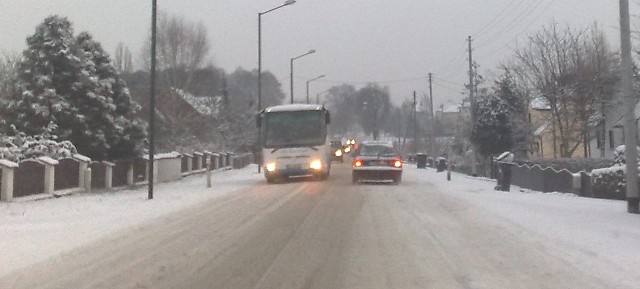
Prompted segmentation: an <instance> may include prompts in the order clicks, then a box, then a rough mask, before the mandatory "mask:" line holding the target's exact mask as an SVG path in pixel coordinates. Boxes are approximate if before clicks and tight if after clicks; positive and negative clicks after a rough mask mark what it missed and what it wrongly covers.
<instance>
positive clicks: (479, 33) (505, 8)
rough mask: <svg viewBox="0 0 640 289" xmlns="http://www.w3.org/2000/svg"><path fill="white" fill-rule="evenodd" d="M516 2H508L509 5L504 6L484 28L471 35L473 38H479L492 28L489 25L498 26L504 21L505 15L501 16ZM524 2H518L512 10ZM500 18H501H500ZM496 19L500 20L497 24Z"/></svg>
mask: <svg viewBox="0 0 640 289" xmlns="http://www.w3.org/2000/svg"><path fill="white" fill-rule="evenodd" d="M516 1H517V0H511V2H509V4H507V6H505V7H504V8H503V9H502V10H501V11H500V12H499V13H498V14H496V16H495V17H493V19H491V20H490V21H489V22H487V23H486V24H485V25H484V26H482V28H480V29H478V30H477V31H476V32H475V33H473V34H471V35H473V36H474V37H478V36H480V35H481V34H482V33H484V32H485V31H487V29H488V28H490V27H492V26H491V25H493V24H494V23H495V24H498V23H500V22H502V20H503V19H506V15H505V16H503V14H504V13H505V12H507V10H508V9H509V8H510V7H511V5H513V4H514V3H515V2H516ZM523 2H524V1H520V2H519V3H518V5H516V7H514V8H513V9H517V8H518V7H519V6H520V5H521V4H522V3H523ZM501 16H502V18H500V17H501ZM498 18H500V20H499V21H498V22H496V20H498Z"/></svg>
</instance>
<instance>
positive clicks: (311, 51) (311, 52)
mask: <svg viewBox="0 0 640 289" xmlns="http://www.w3.org/2000/svg"><path fill="white" fill-rule="evenodd" d="M313 53H316V50H315V49H311V50H309V51H308V52H307V53H305V54H302V55H299V56H296V57H294V58H291V75H290V78H291V104H293V61H294V60H296V59H298V58H301V57H304V56H307V55H309V54H313Z"/></svg>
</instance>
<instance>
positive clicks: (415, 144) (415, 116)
mask: <svg viewBox="0 0 640 289" xmlns="http://www.w3.org/2000/svg"><path fill="white" fill-rule="evenodd" d="M417 105H418V103H417V100H416V91H415V90H414V91H413V153H414V154H416V153H418V109H417Z"/></svg>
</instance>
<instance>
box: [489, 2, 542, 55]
mask: <svg viewBox="0 0 640 289" xmlns="http://www.w3.org/2000/svg"><path fill="white" fill-rule="evenodd" d="M553 3H554V0H551V1H549V3H547V5H546V6H545V7H544V8H543V9H542V11H541V12H540V13H539V14H538V15H537V16H536V17H534V18H533V20H531V21H530V22H529V23H527V25H526V26H525V27H530V26H531V25H532V24H533V23H535V22H536V21H538V19H540V18H541V17H542V16H544V15H545V13H546V11H547V10H549V8H550V7H551V5H553ZM520 36H521V35H520V33H516V35H515V36H514V37H513V38H511V39H510V40H509V41H507V43H505V44H504V45H502V46H500V47H499V48H496V49H494V50H492V51H491V52H489V53H485V54H481V56H483V57H489V56H492V55H494V54H496V53H497V52H498V51H501V49H502V48H504V47H509V45H508V43H511V42H513V41H514V40H516V39H517V38H518V37H520Z"/></svg>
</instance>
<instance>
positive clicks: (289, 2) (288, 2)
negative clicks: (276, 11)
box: [284, 0, 296, 5]
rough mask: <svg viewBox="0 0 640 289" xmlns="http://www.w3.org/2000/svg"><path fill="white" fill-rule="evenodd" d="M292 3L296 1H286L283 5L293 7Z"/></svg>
mask: <svg viewBox="0 0 640 289" xmlns="http://www.w3.org/2000/svg"><path fill="white" fill-rule="evenodd" d="M294 3H296V0H287V1H285V2H284V5H293V4H294Z"/></svg>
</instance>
